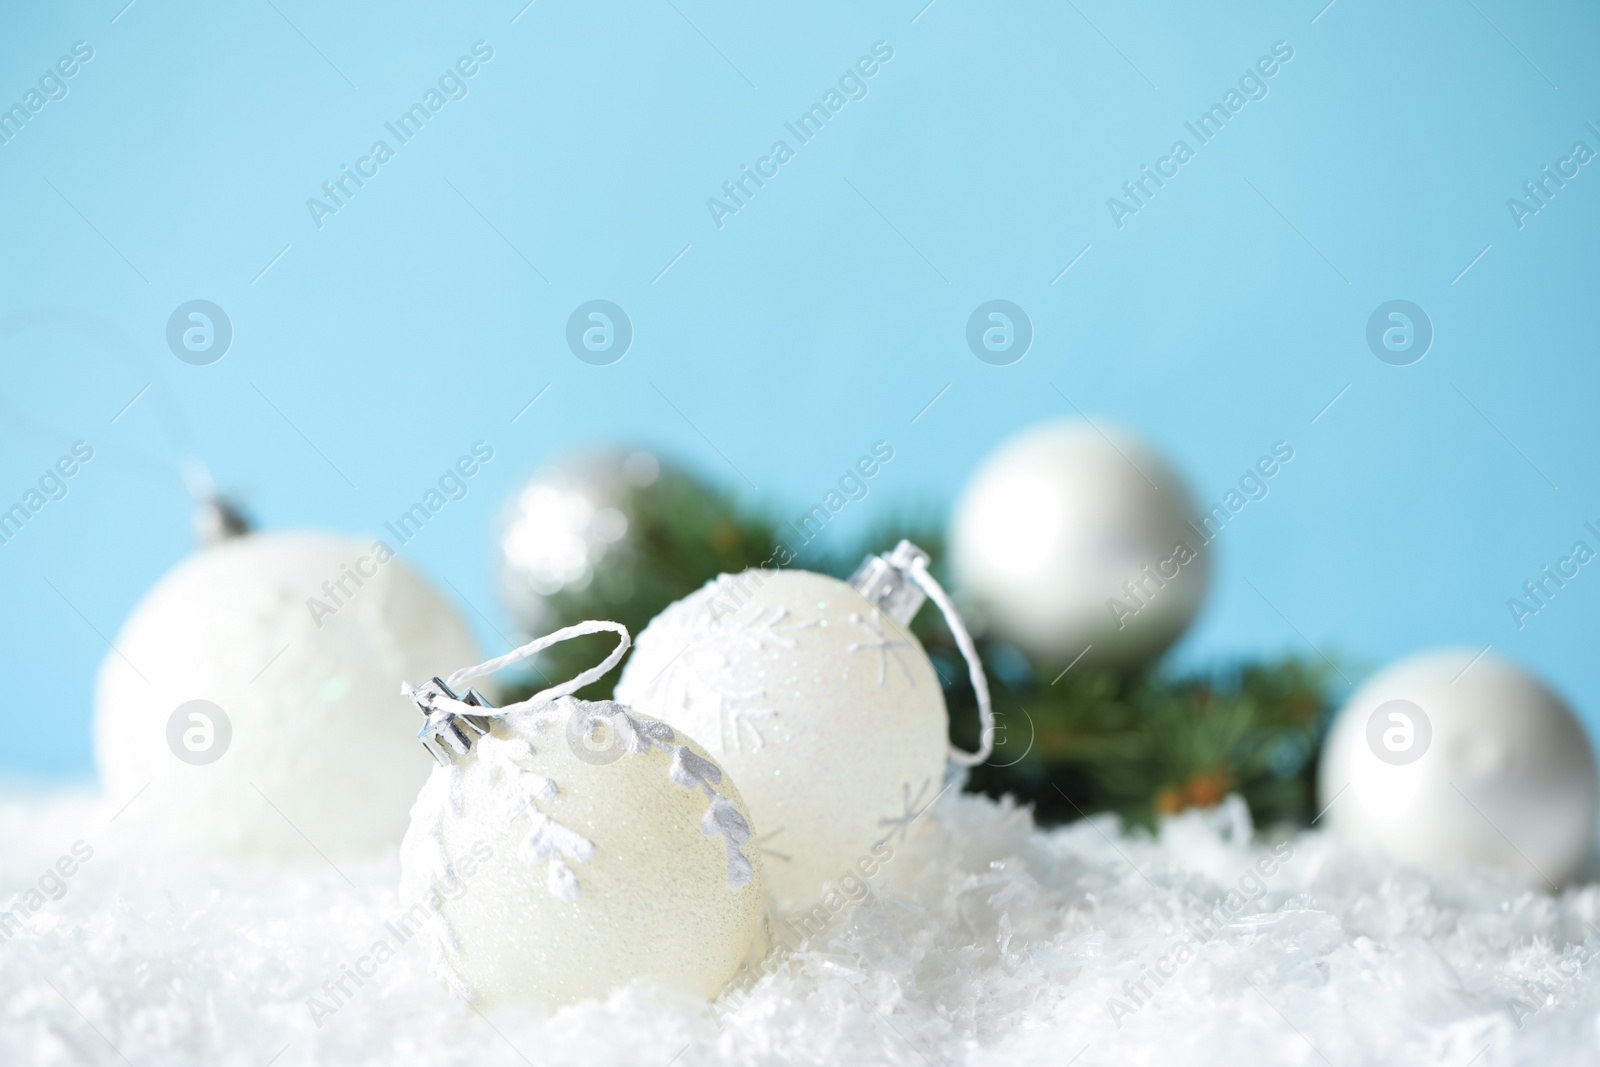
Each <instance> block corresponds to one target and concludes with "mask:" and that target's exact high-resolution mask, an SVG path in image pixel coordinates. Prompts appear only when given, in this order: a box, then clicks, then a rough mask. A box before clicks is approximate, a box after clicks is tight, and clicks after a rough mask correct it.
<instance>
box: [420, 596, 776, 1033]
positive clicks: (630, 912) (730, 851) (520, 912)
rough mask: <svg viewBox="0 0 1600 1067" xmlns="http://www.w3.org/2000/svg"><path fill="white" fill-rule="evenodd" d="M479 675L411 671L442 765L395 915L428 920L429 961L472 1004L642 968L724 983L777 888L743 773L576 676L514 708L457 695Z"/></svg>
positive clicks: (663, 979) (599, 981) (572, 991)
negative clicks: (592, 697)
mask: <svg viewBox="0 0 1600 1067" xmlns="http://www.w3.org/2000/svg"><path fill="white" fill-rule="evenodd" d="M594 628H595V627H594V626H589V627H588V629H590V630H592V629H594ZM606 628H607V629H615V630H617V631H619V632H625V631H622V630H621V627H617V626H615V625H614V624H612V625H608V626H607V627H606ZM571 629H574V630H575V629H580V628H571ZM562 633H564V634H566V633H568V631H562ZM552 636H554V635H552ZM569 636H570V634H569ZM545 641H546V643H548V639H545ZM535 645H540V642H535ZM532 647H533V646H529V648H532ZM541 647H543V646H541ZM625 648H626V639H624V642H623V643H622V644H621V645H620V646H619V649H625ZM519 652H522V653H523V654H526V650H519ZM516 656H517V654H516V653H514V654H513V656H512V657H502V658H501V660H500V661H495V663H499V664H500V665H504V664H505V662H507V661H509V660H510V659H512V658H514V657H516ZM484 668H491V669H498V667H496V666H494V664H493V663H491V664H485V665H484ZM482 673H487V671H485V670H484V669H482V668H472V669H469V670H468V671H458V672H457V673H456V674H455V675H452V676H451V678H450V679H449V684H448V685H447V684H446V683H445V682H444V681H441V680H438V679H435V680H434V681H433V682H430V683H427V684H425V685H422V686H416V687H407V690H406V692H407V694H408V695H410V696H411V698H412V699H413V700H414V701H415V702H416V703H417V704H418V706H419V707H421V708H422V709H423V710H424V712H425V714H427V716H428V719H427V724H426V725H425V727H424V740H425V741H429V742H432V743H430V744H429V748H430V751H434V752H435V756H436V758H438V759H439V765H438V766H436V767H435V768H434V771H433V775H432V777H431V778H429V780H428V782H427V784H426V785H425V786H424V787H423V789H422V792H421V794H420V795H419V796H418V797H417V801H416V804H415V805H414V806H413V808H412V810H411V826H410V829H409V830H408V832H407V834H406V837H405V841H404V843H403V844H402V845H401V853H400V859H401V902H402V907H404V908H406V909H408V910H407V911H405V912H404V913H403V914H402V915H401V916H400V917H399V918H397V919H396V920H395V924H396V925H397V928H399V929H401V930H402V931H405V932H408V936H409V933H410V932H413V931H414V930H416V931H421V932H422V933H423V935H424V942H425V944H426V945H427V947H428V953H429V964H430V969H431V970H432V971H433V972H434V973H435V974H436V975H437V976H438V977H439V978H440V979H441V980H442V981H444V982H445V983H446V984H447V985H448V986H450V987H451V988H452V989H454V990H455V991H456V992H457V993H458V994H460V995H461V996H463V997H466V998H467V999H468V1000H469V1001H472V1002H474V1003H480V1002H482V1003H495V1002H501V1001H506V1000H512V999H533V1000H538V1001H542V1002H544V1003H546V1004H550V1005H558V1004H564V1003H570V1002H572V1001H575V1000H580V999H585V998H590V997H603V996H605V995H606V994H607V993H608V992H610V991H611V990H612V989H615V988H617V987H618V986H621V985H625V984H627V983H628V982H630V981H632V980H634V979H637V978H646V979H650V980H653V981H654V982H657V983H659V984H661V985H663V986H665V987H668V988H671V989H679V990H685V991H688V992H692V993H696V994H699V995H701V996H704V997H706V998H708V999H709V998H712V997H714V996H715V995H716V994H717V993H718V992H719V991H720V990H721V989H722V987H723V986H724V985H725V984H726V983H727V981H728V980H729V979H730V978H731V977H732V976H733V975H734V973H735V972H736V971H737V970H738V968H739V965H740V964H741V963H742V962H743V961H744V960H745V958H746V956H747V954H748V953H749V952H750V949H751V945H752V944H753V943H754V941H755V939H756V936H757V932H758V926H759V922H760V912H761V904H762V885H761V863H760V858H759V853H758V850H757V848H756V845H755V842H754V841H753V839H752V833H751V828H750V818H749V813H748V811H747V810H746V808H745V806H744V802H743V800H742V799H741V798H740V796H739V793H738V791H737V790H736V789H735V788H734V786H733V783H732V781H731V780H729V778H728V776H727V775H726V774H724V773H723V770H722V768H721V767H720V766H719V765H718V764H717V762H716V761H715V760H713V759H712V758H711V756H710V755H709V754H708V753H707V752H706V751H705V750H704V749H702V748H701V747H700V746H699V745H698V744H696V743H695V742H694V741H692V740H690V738H689V737H687V736H685V735H684V734H683V733H682V732H681V731H680V730H678V729H676V728H674V727H671V726H669V725H667V724H666V723H662V722H658V721H656V720H654V719H651V718H649V717H647V716H643V715H638V714H636V713H634V712H633V711H632V710H631V709H629V708H628V707H626V706H625V705H622V704H618V703H615V702H612V701H601V702H590V701H582V700H577V699H575V698H573V697H571V696H570V695H567V693H565V692H560V690H567V689H570V688H575V686H571V684H570V683H568V685H564V686H560V687H557V688H556V689H555V690H550V691H547V692H546V693H545V694H540V696H538V697H535V698H533V699H532V700H530V701H526V702H524V703H523V704H520V705H514V706H511V707H507V708H489V707H486V706H485V702H484V701H483V700H482V698H481V697H476V696H475V694H472V693H470V692H469V693H468V694H467V696H466V698H465V699H462V700H458V699H457V698H456V697H455V695H454V693H453V692H452V690H451V686H453V685H456V684H458V683H460V682H464V681H466V680H470V677H472V676H481V674H482ZM587 673H589V672H586V674H587ZM574 681H578V680H577V679H575V680H574ZM456 716H459V717H461V718H462V719H463V720H465V721H463V722H460V723H453V722H452V721H451V720H452V718H453V717H456ZM468 723H470V725H471V726H472V728H471V729H453V728H452V727H458V726H465V725H468ZM441 739H444V740H445V741H448V744H446V743H442V742H441ZM441 752H442V753H443V758H440V753H441Z"/></svg>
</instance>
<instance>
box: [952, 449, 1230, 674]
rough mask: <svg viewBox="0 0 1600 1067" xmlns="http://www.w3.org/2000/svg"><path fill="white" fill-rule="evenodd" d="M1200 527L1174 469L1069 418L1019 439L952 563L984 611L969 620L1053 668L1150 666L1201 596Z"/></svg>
mask: <svg viewBox="0 0 1600 1067" xmlns="http://www.w3.org/2000/svg"><path fill="white" fill-rule="evenodd" d="M1240 499H1241V500H1242V499H1243V498H1242V497H1241V498H1240ZM1196 519H1197V515H1196V511H1195V506H1194V502H1193V501H1192V500H1191V498H1190V496H1189V494H1188V492H1187V491H1186V490H1185V489H1184V487H1183V482H1182V479H1181V478H1179V477H1178V473H1177V472H1176V471H1175V470H1173V469H1172V468H1171V466H1169V465H1168V464H1167V463H1166V461H1164V460H1163V459H1162V458H1161V457H1160V456H1159V455H1157V454H1156V453H1155V452H1154V451H1152V450H1151V449H1150V448H1149V447H1148V446H1146V445H1145V444H1144V443H1143V442H1141V441H1139V440H1138V439H1136V438H1134V437H1132V436H1131V435H1129V434H1127V433H1124V432H1122V431H1121V430H1118V429H1116V428H1114V427H1110V426H1107V425H1105V424H1104V423H1101V424H1098V426H1091V425H1089V424H1088V423H1086V422H1073V421H1069V422H1054V423H1048V424H1046V425H1043V426H1038V427H1035V428H1033V429H1031V430H1027V431H1024V432H1023V433H1021V434H1019V435H1017V436H1016V437H1013V438H1011V439H1010V440H1009V441H1007V442H1006V443H1005V444H1003V445H1002V446H1001V447H1000V448H999V449H998V450H997V451H996V452H995V453H994V454H993V455H991V456H990V457H989V458H988V459H987V460H986V461H985V462H984V463H983V465H982V466H981V467H979V468H978V470H977V472H976V473H975V474H974V475H973V476H972V479H971V481H969V482H968V483H967V487H966V489H965V491H964V492H963V493H962V496H961V499H960V500H959V501H958V502H957V505H956V511H955V517H954V519H953V522H952V525H951V531H950V554H951V567H952V569H953V571H954V573H955V577H956V587H957V588H958V589H959V590H960V591H961V593H962V594H963V595H964V596H965V598H966V599H967V602H968V603H969V604H970V605H971V606H972V607H973V608H975V609H976V610H975V611H974V613H973V616H972V618H970V619H969V620H968V621H969V623H972V624H973V625H974V626H979V627H987V628H990V629H993V630H994V631H996V632H998V633H1000V634H1002V635H1004V636H1005V637H1007V638H1008V639H1010V640H1011V641H1013V642H1015V643H1016V644H1017V645H1018V646H1020V647H1021V648H1023V649H1024V650H1026V651H1027V652H1029V653H1030V654H1031V655H1032V656H1033V657H1034V658H1036V659H1037V660H1039V661H1041V662H1045V663H1051V664H1054V663H1058V662H1059V663H1061V664H1062V665H1065V664H1066V663H1067V662H1069V661H1071V660H1074V659H1075V658H1076V657H1077V656H1078V655H1079V654H1080V653H1082V652H1083V651H1084V650H1085V649H1086V648H1089V647H1090V646H1093V651H1092V652H1090V653H1089V655H1088V657H1087V659H1086V660H1085V662H1131V661H1138V660H1142V659H1145V658H1148V657H1150V656H1152V655H1154V654H1155V653H1157V652H1160V651H1161V650H1162V649H1164V648H1166V647H1167V646H1168V645H1170V644H1171V643H1172V642H1173V641H1175V640H1177V639H1178V637H1179V635H1181V634H1182V633H1183V631H1184V630H1185V629H1186V628H1188V625H1189V623H1190V622H1191V621H1193V619H1194V616H1195V614H1196V613H1197V612H1198V611H1199V610H1200V604H1201V601H1202V600H1203V599H1204V597H1205V591H1206V586H1207V585H1208V583H1209V580H1210V574H1209V571H1210V567H1209V561H1208V557H1207V554H1206V552H1205V549H1204V545H1203V538H1202V537H1201V536H1200V534H1199V533H1197V532H1196V531H1195V530H1192V529H1190V528H1189V527H1188V526H1186V523H1188V522H1190V521H1191V520H1196ZM1196 525H1197V526H1198V522H1197V523H1196ZM1180 545H1183V546H1186V547H1185V549H1183V550H1180V549H1179V547H1178V546H1180ZM1127 583H1131V585H1132V588H1131V590H1130V587H1129V585H1128V584H1127ZM1113 600H1115V601H1118V602H1120V603H1121V604H1122V605H1123V609H1125V610H1113V609H1112V607H1111V606H1110V605H1109V602H1110V601H1113Z"/></svg>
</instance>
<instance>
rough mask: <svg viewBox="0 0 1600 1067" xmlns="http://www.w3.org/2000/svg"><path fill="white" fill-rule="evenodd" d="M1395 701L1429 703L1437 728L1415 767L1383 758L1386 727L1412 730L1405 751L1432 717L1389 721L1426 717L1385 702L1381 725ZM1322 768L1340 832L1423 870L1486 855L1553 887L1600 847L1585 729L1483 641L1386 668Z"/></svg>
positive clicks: (1349, 714)
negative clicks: (1480, 646) (1375, 724)
mask: <svg viewBox="0 0 1600 1067" xmlns="http://www.w3.org/2000/svg"><path fill="white" fill-rule="evenodd" d="M1475 659H1476V662H1474V660H1475ZM1396 700H1400V701H1408V702H1410V703H1411V704H1412V705H1414V706H1415V707H1416V708H1420V709H1421V711H1422V713H1423V715H1424V716H1426V719H1427V727H1426V729H1427V731H1428V732H1429V733H1431V737H1430V738H1429V739H1428V741H1427V747H1426V748H1425V749H1423V750H1422V754H1421V756H1420V757H1418V758H1416V759H1414V760H1412V761H1411V762H1404V763H1401V762H1392V761H1394V760H1398V759H1403V758H1404V753H1402V754H1400V755H1398V756H1396V755H1393V754H1391V756H1390V759H1389V760H1385V759H1382V758H1380V757H1379V755H1378V751H1379V750H1381V749H1383V748H1384V746H1385V740H1384V736H1383V735H1384V733H1385V732H1387V731H1391V730H1398V731H1401V732H1398V733H1393V734H1391V735H1390V738H1389V743H1391V744H1394V745H1395V746H1397V747H1399V746H1401V745H1403V744H1404V743H1405V742H1406V741H1408V740H1411V741H1412V742H1413V743H1415V739H1416V738H1417V737H1418V736H1420V730H1419V727H1420V724H1419V723H1416V722H1409V723H1408V722H1405V721H1402V720H1400V719H1394V718H1391V717H1390V713H1391V712H1393V713H1398V714H1400V715H1403V716H1405V717H1406V718H1407V719H1410V720H1414V719H1416V718H1417V716H1416V715H1415V714H1414V713H1413V712H1411V711H1410V710H1409V709H1408V708H1407V707H1405V706H1404V705H1397V706H1391V707H1389V708H1386V709H1385V710H1384V712H1383V713H1382V714H1381V715H1380V716H1379V718H1380V724H1379V729H1377V730H1376V731H1373V732H1372V733H1370V734H1369V725H1368V724H1369V721H1370V720H1371V719H1372V717H1373V713H1374V711H1377V710H1378V709H1379V708H1380V706H1383V705H1385V704H1386V703H1387V702H1389V701H1396ZM1407 730H1409V731H1410V733H1409V735H1408V734H1407V733H1406V732H1405V731H1407ZM1318 777H1319V789H1320V791H1321V793H1322V798H1321V803H1322V805H1330V804H1331V805H1332V806H1331V807H1329V808H1328V813H1327V815H1326V816H1325V821H1326V822H1327V823H1328V824H1330V826H1331V828H1332V829H1333V830H1334V831H1335V832H1336V833H1337V834H1339V836H1341V837H1343V838H1345V839H1346V840H1348V841H1351V842H1354V843H1357V844H1361V845H1366V846H1368V847H1372V848H1376V849H1379V850H1381V851H1383V852H1386V853H1388V854H1389V855H1391V856H1393V857H1395V858H1396V859H1399V860H1402V861H1404V862H1409V863H1415V864H1417V865H1419V866H1422V867H1428V868H1432V869H1436V870H1444V869H1449V868H1455V867H1461V866H1464V865H1467V864H1483V865H1487V866H1492V867H1498V868H1500V869H1502V870H1504V871H1505V872H1507V873H1508V874H1510V875H1512V876H1513V877H1515V878H1518V879H1521V880H1522V881H1523V882H1525V883H1526V884H1528V885H1530V886H1534V887H1538V888H1541V889H1545V890H1549V889H1551V888H1552V884H1553V883H1561V882H1564V881H1566V880H1567V879H1568V878H1570V877H1572V876H1573V874H1574V873H1575V872H1576V871H1577V870H1578V868H1579V867H1580V865H1582V864H1583V863H1584V862H1585V861H1586V860H1588V858H1589V856H1590V852H1591V849H1592V848H1593V842H1594V833H1595V804H1596V774H1595V761H1594V752H1593V750H1592V749H1591V748H1590V746H1589V741H1588V738H1587V737H1586V736H1585V734H1584V731H1583V728H1582V727H1581V726H1580V725H1579V724H1578V721H1577V720H1576V719H1575V718H1574V717H1573V714H1572V712H1571V711H1569V710H1568V709H1567V706H1566V705H1565V704H1563V703H1562V702H1561V699H1560V698H1559V697H1557V696H1556V695H1555V694H1554V693H1552V692H1551V691H1550V690H1549V689H1548V688H1546V687H1545V686H1544V684H1542V683H1541V682H1540V681H1539V680H1538V679H1536V678H1534V677H1532V676H1531V675H1529V674H1528V673H1526V672H1525V671H1523V670H1521V669H1520V668H1518V667H1516V666H1514V665H1512V664H1510V663H1507V662H1505V661H1504V660H1501V659H1498V658H1496V657H1494V656H1491V655H1485V656H1483V657H1482V658H1477V653H1476V652H1475V651H1472V650H1449V651H1439V652H1430V653H1426V654H1424V655H1419V656H1414V657H1412V658H1410V659H1407V660H1404V661H1402V662H1400V663H1397V664H1395V665H1394V666H1392V667H1389V668H1387V669H1386V670H1383V671H1380V672H1379V673H1378V674H1376V675H1374V676H1373V677H1372V678H1371V679H1370V680H1369V681H1368V682H1367V683H1366V684H1365V685H1363V686H1362V687H1361V688H1360V689H1359V690H1357V691H1356V693H1355V695H1354V696H1352V697H1351V698H1350V701H1349V703H1348V704H1346V705H1345V706H1344V708H1343V709H1342V710H1341V711H1340V712H1339V716H1338V718H1337V719H1336V720H1335V722H1334V725H1333V729H1332V730H1331V731H1330V733H1329V735H1328V741H1327V745H1326V747H1325V748H1324V750H1323V754H1322V768H1321V774H1320V775H1319V776H1318ZM1347 787H1348V788H1347ZM1341 794H1342V795H1341ZM1336 798H1337V799H1336Z"/></svg>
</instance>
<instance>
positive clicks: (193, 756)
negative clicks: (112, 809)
mask: <svg viewBox="0 0 1600 1067" xmlns="http://www.w3.org/2000/svg"><path fill="white" fill-rule="evenodd" d="M477 658H478V656H477V649H476V648H475V645H474V642H473V640H472V636H471V634H470V633H469V632H468V630H467V627H466V624H465V623H464V622H463V621H462V619H461V617H460V615H458V614H457V612H456V610H455V609H454V608H453V607H451V605H450V604H449V603H448V602H447V601H446V600H445V599H444V598H443V597H442V596H441V595H440V594H439V593H438V592H436V591H435V590H434V589H433V587H432V586H430V585H429V584H428V583H427V582H425V581H424V580H423V579H422V578H420V577H418V576H417V574H416V573H415V572H413V571H412V570H411V569H410V568H408V567H407V566H406V565H405V564H404V563H402V562H400V561H399V560H398V559H394V558H393V553H392V552H389V551H387V549H383V550H379V549H378V546H377V544H375V543H372V542H365V541H358V540H355V539H352V538H347V537H336V536H332V535H328V534H321V533H273V534H251V535H247V536H244V537H238V538H233V539H229V540H225V541H223V542H221V543H219V544H217V545H215V546H214V547H211V548H207V549H205V550H203V551H201V552H199V553H197V554H195V555H193V556H191V557H189V558H188V559H186V560H185V561H184V562H183V563H181V564H179V565H178V566H177V567H176V568H175V569H174V570H172V571H171V572H169V573H168V574H167V575H165V576H164V577H163V578H162V579H161V580H160V581H159V582H158V583H156V585H155V586H154V587H153V588H152V589H151V590H150V591H149V592H148V593H147V594H146V595H145V597H144V599H143V600H141V601H140V602H139V604H138V605H137V606H136V607H135V608H134V611H133V613H132V615H131V616H130V617H129V618H128V621H127V622H126V624H124V626H123V628H122V632H121V633H120V634H118V635H117V638H116V645H115V648H114V650H113V651H112V652H110V653H109V654H108V655H107V656H106V658H105V661H104V663H103V665H102V666H101V668H100V676H99V682H98V687H97V690H96V694H95V721H94V746H95V759H96V762H97V764H98V765H99V769H100V777H101V782H102V785H103V787H104V789H105V790H106V792H107V794H108V795H109V797H110V798H111V799H113V800H117V801H121V800H126V799H128V798H132V797H134V796H135V795H136V794H137V799H136V800H135V801H134V803H132V804H131V805H130V806H129V808H128V811H127V814H126V815H125V816H122V818H125V819H128V820H130V821H143V822H146V823H147V829H146V832H147V833H149V834H152V835H154V836H155V837H156V838H159V839H163V840H167V841H169V842H170V843H173V844H177V845H180V846H182V847H187V848H189V849H192V850H195V851H198V852H202V853H211V854H219V853H229V854H257V855H268V856H275V857H280V858H295V859H309V860H310V861H311V862H320V861H319V860H318V859H317V857H316V854H315V852H313V851H312V850H311V847H310V846H309V845H308V844H307V840H309V841H310V842H311V844H312V845H314V846H315V847H316V848H317V849H320V850H322V851H323V852H325V853H328V854H330V855H331V854H335V853H340V852H352V851H360V850H367V849H374V848H378V847H382V846H385V845H393V844H396V843H398V842H399V840H400V838H401V836H402V835H403V834H404V833H405V828H406V819H407V811H408V809H409V808H410V806H411V803H412V801H413V800H415V798H416V795H417V789H418V788H419V787H420V786H421V785H422V783H423V781H424V780H425V779H426V777H427V774H428V767H429V766H430V765H431V762H432V761H431V760H430V759H429V758H428V755H427V753H426V752H425V751H424V750H423V748H422V746H421V745H420V744H418V743H417V741H416V733H417V730H418V728H419V727H420V726H421V717H420V716H419V715H418V714H417V711H416V709H415V708H414V707H413V706H412V705H411V704H410V702H408V701H407V700H405V699H404V698H403V697H401V696H400V682H401V681H402V680H403V679H406V678H416V677H424V678H426V677H429V676H431V675H433V674H434V673H436V672H438V671H440V670H441V669H443V668H445V667H448V666H450V665H452V664H458V663H469V662H473V661H475V660H476V659H477ZM193 701H204V702H209V704H210V705H214V708H210V707H207V706H206V705H205V704H192V705H191V703H190V702H193ZM185 705H188V706H187V707H185ZM216 709H220V715H219V714H218V713H217V711H216ZM196 716H198V717H196ZM146 787H148V788H146ZM141 790H143V792H141ZM302 834H303V835H304V836H303V837H302V836H301V835H302Z"/></svg>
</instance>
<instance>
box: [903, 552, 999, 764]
mask: <svg viewBox="0 0 1600 1067" xmlns="http://www.w3.org/2000/svg"><path fill="white" fill-rule="evenodd" d="M908 570H909V572H910V574H911V580H912V581H913V582H916V583H917V586H918V587H919V588H920V589H921V590H922V591H923V592H924V593H927V594H928V599H929V600H932V601H933V602H934V604H935V605H937V606H938V608H939V611H940V613H942V614H943V615H944V621H945V624H946V625H947V626H949V627H950V632H951V633H952V634H954V635H955V639H956V645H957V647H959V648H960V649H961V656H962V658H963V659H965V660H966V661H967V672H968V674H970V675H971V677H972V691H973V692H974V693H976V694H977V696H978V721H979V723H980V724H981V731H980V733H979V736H978V751H976V752H964V751H962V750H961V749H959V748H957V747H956V746H955V745H951V746H950V758H951V759H953V760H955V761H956V762H957V763H960V764H962V765H964V766H967V767H976V766H977V765H978V764H980V763H982V762H983V761H984V760H986V759H988V758H989V757H990V756H991V755H993V754H994V706H993V704H991V703H990V700H989V679H988V677H986V676H985V675H984V673H983V661H982V660H980V659H979V658H978V647H977V646H976V645H974V644H973V643H972V636H971V635H970V634H968V633H967V627H966V624H965V623H963V622H962V621H961V615H960V613H958V612H957V611H956V606H955V604H954V603H953V602H952V601H951V600H950V597H949V596H948V595H947V594H946V593H945V591H944V588H943V587H942V586H940V585H939V582H938V581H937V580H936V579H935V578H934V576H933V575H932V574H929V573H928V562H927V560H926V559H925V558H918V559H916V560H913V561H912V563H911V566H910V567H909V568H908Z"/></svg>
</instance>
